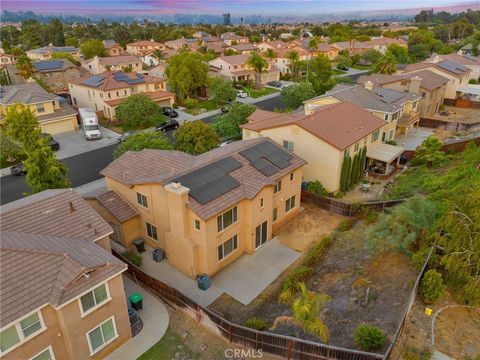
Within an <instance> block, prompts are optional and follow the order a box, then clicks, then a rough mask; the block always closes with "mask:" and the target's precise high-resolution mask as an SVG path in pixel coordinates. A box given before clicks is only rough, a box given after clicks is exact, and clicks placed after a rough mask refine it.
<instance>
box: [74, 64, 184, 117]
mask: <svg viewBox="0 0 480 360" xmlns="http://www.w3.org/2000/svg"><path fill="white" fill-rule="evenodd" d="M166 86H167V80H166V79H164V78H159V77H156V76H150V75H143V74H139V73H135V72H132V73H124V72H122V71H106V72H104V73H101V74H98V75H94V76H89V77H85V78H80V79H76V80H74V81H71V82H70V83H69V89H70V95H71V97H72V102H73V105H74V106H76V107H79V108H82V107H89V108H94V109H95V111H97V112H100V113H101V114H102V115H103V116H104V117H105V118H107V119H109V120H115V119H116V115H115V109H116V108H117V106H118V105H120V104H121V103H122V102H123V101H124V100H125V99H126V98H128V97H129V96H130V95H133V94H138V93H143V94H145V95H147V96H148V97H149V98H150V99H152V100H153V101H155V102H157V103H158V104H159V105H160V106H172V105H173V103H174V101H175V95H174V94H172V93H170V92H168V91H166V90H165V89H166Z"/></svg>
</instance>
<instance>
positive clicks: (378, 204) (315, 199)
mask: <svg viewBox="0 0 480 360" xmlns="http://www.w3.org/2000/svg"><path fill="white" fill-rule="evenodd" d="M302 201H304V202H309V203H312V204H315V205H317V206H319V207H321V208H323V209H325V210H328V211H330V212H333V213H335V214H339V215H343V216H350V217H351V216H358V215H360V214H362V212H363V211H365V210H366V209H368V210H372V211H378V212H382V211H385V209H387V208H390V207H392V206H395V205H398V204H401V203H402V202H404V201H405V200H404V199H398V200H388V201H370V202H362V203H346V202H343V201H340V200H338V199H334V198H331V197H327V196H322V195H317V194H313V193H311V192H308V191H302Z"/></svg>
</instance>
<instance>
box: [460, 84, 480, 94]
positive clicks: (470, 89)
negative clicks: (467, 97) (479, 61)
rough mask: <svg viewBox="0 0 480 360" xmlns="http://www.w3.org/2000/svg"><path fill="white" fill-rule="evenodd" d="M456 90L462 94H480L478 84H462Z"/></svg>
mask: <svg viewBox="0 0 480 360" xmlns="http://www.w3.org/2000/svg"><path fill="white" fill-rule="evenodd" d="M457 92H460V93H464V94H473V95H477V96H478V95H480V85H467V86H462V87H461V88H460V89H458V90H457Z"/></svg>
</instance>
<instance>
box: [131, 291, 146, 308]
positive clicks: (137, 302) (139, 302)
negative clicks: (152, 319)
mask: <svg viewBox="0 0 480 360" xmlns="http://www.w3.org/2000/svg"><path fill="white" fill-rule="evenodd" d="M129 299H130V305H132V308H134V309H135V310H137V311H138V310H142V309H143V297H142V295H140V294H139V293H133V294H132V295H130V297H129Z"/></svg>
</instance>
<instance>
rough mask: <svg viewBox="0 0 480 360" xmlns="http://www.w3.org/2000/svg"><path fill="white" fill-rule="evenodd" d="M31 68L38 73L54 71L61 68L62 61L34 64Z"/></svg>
mask: <svg viewBox="0 0 480 360" xmlns="http://www.w3.org/2000/svg"><path fill="white" fill-rule="evenodd" d="M32 65H33V67H34V68H35V70H38V71H45V70H54V69H62V68H63V60H46V61H39V62H34V63H33V64H32Z"/></svg>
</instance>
